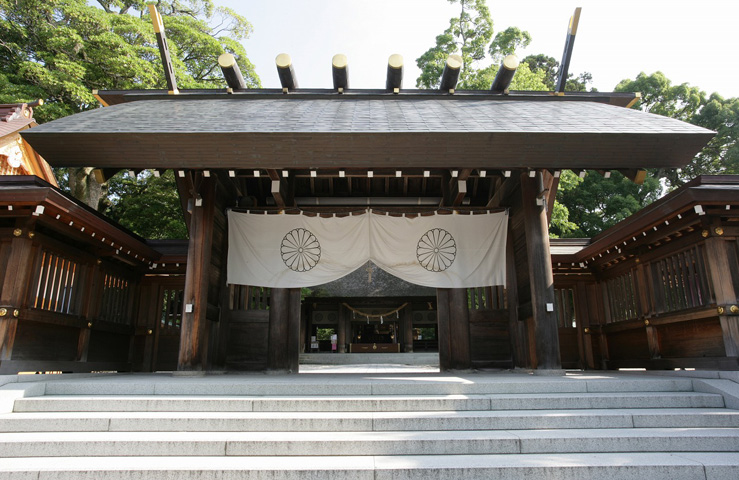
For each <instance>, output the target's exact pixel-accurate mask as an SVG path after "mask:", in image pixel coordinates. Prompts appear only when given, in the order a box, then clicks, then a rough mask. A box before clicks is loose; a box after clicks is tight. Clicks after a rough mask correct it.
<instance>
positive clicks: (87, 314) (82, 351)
mask: <svg viewBox="0 0 739 480" xmlns="http://www.w3.org/2000/svg"><path fill="white" fill-rule="evenodd" d="M101 264H102V261H101V260H100V259H97V261H96V262H95V264H94V265H90V266H89V267H88V268H87V272H86V278H85V279H84V281H83V282H82V284H83V285H84V287H83V288H84V291H85V292H87V293H88V295H87V296H86V297H87V298H85V300H83V302H82V308H81V311H80V313H81V314H82V317H83V318H84V319H85V320H86V321H87V325H86V326H84V327H82V328H80V335H79V340H78V342H77V361H78V362H86V361H87V353H88V351H89V348H90V334H91V328H92V319H93V318H94V317H96V316H97V315H98V312H99V310H100V299H101V298H102V287H103V269H102V268H100V265H101Z"/></svg>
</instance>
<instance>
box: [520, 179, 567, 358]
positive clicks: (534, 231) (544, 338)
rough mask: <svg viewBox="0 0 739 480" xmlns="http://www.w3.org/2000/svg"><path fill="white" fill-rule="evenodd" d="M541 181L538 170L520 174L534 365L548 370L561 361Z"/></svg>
mask: <svg viewBox="0 0 739 480" xmlns="http://www.w3.org/2000/svg"><path fill="white" fill-rule="evenodd" d="M541 182H542V176H541V172H537V173H536V176H535V177H533V178H532V177H530V176H529V174H528V173H523V174H522V175H521V197H522V202H523V213H524V228H525V232H526V253H527V257H528V269H529V282H530V285H531V307H532V314H533V315H532V322H531V326H532V327H533V332H532V333H533V341H534V348H535V352H536V360H537V367H536V368H537V369H540V370H547V369H561V368H562V364H561V360H560V355H559V333H558V328H557V318H556V315H555V312H554V276H553V274H552V257H551V254H550V252H549V229H548V225H547V212H546V208H545V205H546V202H544V201H543V199H538V198H537V197H538V196H539V194H540V186H541ZM537 200H539V201H537Z"/></svg>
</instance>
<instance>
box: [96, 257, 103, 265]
mask: <svg viewBox="0 0 739 480" xmlns="http://www.w3.org/2000/svg"><path fill="white" fill-rule="evenodd" d="M95 263H97V264H98V265H100V264H102V263H103V260H102V259H100V258H98V259H97V260H96V261H95Z"/></svg>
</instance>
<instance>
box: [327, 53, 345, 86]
mask: <svg viewBox="0 0 739 480" xmlns="http://www.w3.org/2000/svg"><path fill="white" fill-rule="evenodd" d="M331 76H332V77H333V80H334V90H336V91H338V92H339V93H344V90H346V89H347V88H349V61H348V60H347V58H346V55H344V54H343V53H337V54H336V55H334V58H332V59H331Z"/></svg>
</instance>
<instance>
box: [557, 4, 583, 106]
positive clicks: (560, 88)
mask: <svg viewBox="0 0 739 480" xmlns="http://www.w3.org/2000/svg"><path fill="white" fill-rule="evenodd" d="M581 11H582V8H581V7H577V8H576V9H575V13H573V14H572V16H571V17H570V24H569V26H568V27H567V39H566V40H565V49H564V52H563V53H562V62H561V63H560V65H559V72H558V74H557V86H556V87H555V89H554V90H555V91H556V92H560V93H563V92H564V91H565V87H566V86H567V76H568V74H569V70H570V59H571V58H572V50H573V49H574V48H575V35H577V25H578V23H579V22H580V12H581Z"/></svg>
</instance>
